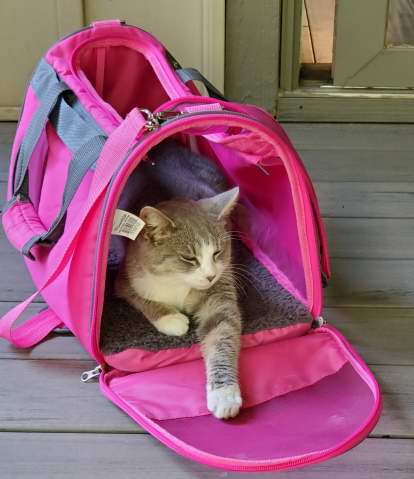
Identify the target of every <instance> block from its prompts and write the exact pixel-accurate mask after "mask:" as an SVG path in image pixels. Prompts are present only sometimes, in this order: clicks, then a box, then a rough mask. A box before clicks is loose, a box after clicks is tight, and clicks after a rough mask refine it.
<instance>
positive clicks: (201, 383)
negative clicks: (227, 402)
mask: <svg viewBox="0 0 414 479" xmlns="http://www.w3.org/2000/svg"><path fill="white" fill-rule="evenodd" d="M346 361H347V359H346V357H345V355H344V353H343V351H342V350H341V349H340V347H339V346H338V343H337V342H336V341H335V340H334V339H332V337H331V335H329V334H323V333H320V334H308V335H305V336H301V337H298V338H292V339H288V340H285V341H279V342H276V343H271V344H267V345H262V346H258V347H255V348H249V349H246V350H243V351H242V355H241V359H240V381H241V389H242V395H243V400H244V403H243V407H245V408H246V407H247V408H248V407H252V406H255V405H257V404H260V403H263V402H265V401H268V400H269V399H272V398H274V397H277V396H282V395H284V394H286V393H288V392H291V391H295V390H299V389H302V388H304V387H307V386H310V385H312V384H314V383H316V382H318V381H320V380H321V379H322V378H324V377H326V376H329V375H331V374H334V373H335V372H337V371H338V370H339V369H340V368H341V367H342V366H343V365H344V364H345V363H346ZM205 381H206V380H205V373H204V365H203V361H202V360H196V361H190V362H186V363H181V364H175V365H173V366H170V367H165V368H160V369H155V370H150V371H145V372H141V373H135V374H129V375H124V374H123V373H119V372H117V371H114V372H112V373H109V374H108V375H107V376H106V382H107V384H108V386H109V387H110V388H111V389H112V390H113V392H115V393H116V394H117V395H118V396H119V397H120V398H121V399H122V400H123V401H125V402H127V403H128V404H129V406H130V407H132V408H133V409H136V410H138V411H139V412H140V413H141V414H144V415H145V416H147V417H150V418H152V419H158V420H164V419H174V418H182V417H194V416H201V415H205V414H209V411H208V410H207V408H206V398H205Z"/></svg>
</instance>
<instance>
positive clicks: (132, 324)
mask: <svg viewBox="0 0 414 479" xmlns="http://www.w3.org/2000/svg"><path fill="white" fill-rule="evenodd" d="M233 258H234V263H237V264H241V265H243V266H244V268H245V269H246V274H245V275H244V277H242V278H240V281H241V286H240V288H238V301H239V305H240V310H241V314H242V318H243V321H242V322H243V334H249V333H255V332H258V331H263V330H268V329H274V328H282V327H285V326H290V325H293V324H298V323H306V322H311V321H312V317H311V315H310V313H309V311H308V310H307V308H306V307H305V306H304V305H303V304H302V303H301V302H300V301H298V300H297V299H295V298H294V297H293V296H292V295H291V294H290V293H289V292H288V291H287V290H285V289H284V288H282V286H280V285H279V283H277V281H276V280H275V279H274V277H273V276H272V275H271V274H270V273H269V272H268V271H267V269H266V268H264V267H263V266H262V265H261V264H260V262H259V261H257V259H256V258H255V257H254V256H253V255H252V254H251V253H250V251H249V250H248V249H247V248H246V247H245V246H244V245H243V243H242V242H241V241H240V240H235V241H234V242H233ZM113 259H114V260H115V261H116V258H113ZM247 278H249V279H247ZM253 278H254V283H253V284H254V285H253V284H252V281H253ZM138 314H139V313H138ZM196 342H198V338H197V334H196V325H195V323H194V322H190V329H189V332H188V333H187V334H186V335H185V336H178V337H177V336H175V337H174V336H166V335H165V334H162V333H159V332H158V331H157V330H156V329H155V328H154V327H153V326H152V325H151V324H150V323H149V322H148V321H145V320H144V318H142V319H141V318H139V317H137V312H136V311H135V309H134V308H132V307H131V306H130V305H129V304H128V303H126V302H125V301H124V300H122V299H119V298H116V297H114V296H113V295H112V294H111V293H110V291H108V294H107V298H106V301H105V305H104V311H103V316H102V329H101V349H102V351H103V352H104V353H105V354H113V353H119V352H121V351H124V350H125V349H129V348H132V349H134V348H137V349H146V350H148V351H160V350H162V349H171V348H185V347H190V346H191V345H192V344H194V343H196Z"/></svg>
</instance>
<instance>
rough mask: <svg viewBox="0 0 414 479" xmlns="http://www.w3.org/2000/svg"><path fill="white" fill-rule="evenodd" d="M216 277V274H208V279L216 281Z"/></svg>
mask: <svg viewBox="0 0 414 479" xmlns="http://www.w3.org/2000/svg"><path fill="white" fill-rule="evenodd" d="M215 277H216V275H215V274H210V275H209V276H206V279H207V280H208V281H210V283H212V282H213V281H214V278H215Z"/></svg>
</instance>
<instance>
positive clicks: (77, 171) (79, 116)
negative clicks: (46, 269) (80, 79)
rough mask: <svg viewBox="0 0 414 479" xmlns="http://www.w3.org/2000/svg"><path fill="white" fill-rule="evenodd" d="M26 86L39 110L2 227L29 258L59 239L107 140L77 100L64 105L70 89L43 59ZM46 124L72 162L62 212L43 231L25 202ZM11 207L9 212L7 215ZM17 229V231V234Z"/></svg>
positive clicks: (23, 149) (20, 159)
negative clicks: (30, 169)
mask: <svg viewBox="0 0 414 479" xmlns="http://www.w3.org/2000/svg"><path fill="white" fill-rule="evenodd" d="M30 84H31V86H32V88H33V90H34V91H35V93H36V96H37V98H38V100H39V101H40V106H39V108H38V109H37V111H36V113H35V114H34V116H33V118H32V120H31V122H30V124H29V127H28V131H27V133H26V135H25V137H24V139H23V141H22V144H21V147H20V149H19V152H18V156H17V159H16V165H15V188H14V194H13V197H12V198H11V200H9V202H8V203H7V204H6V208H5V210H6V211H5V217H4V219H3V223H4V225H5V229H6V231H7V232H8V233H9V234H8V237H9V239H10V241H11V242H12V243H13V245H14V246H15V247H16V248H17V249H18V250H19V251H21V252H22V253H23V254H24V255H25V256H27V257H28V258H30V259H33V255H32V254H31V249H32V247H33V246H34V245H36V244H41V243H43V244H51V243H53V242H55V241H56V240H57V238H58V235H59V234H60V232H61V225H62V223H63V220H64V218H65V216H66V211H67V209H68V207H69V204H70V203H71V201H72V199H73V197H74V195H75V193H76V191H77V190H78V187H79V185H80V183H81V182H82V180H83V178H84V176H85V174H86V173H87V171H88V170H89V169H90V168H91V167H92V166H93V164H94V163H95V162H96V160H97V159H98V157H99V154H100V152H101V150H102V148H103V145H104V143H105V141H106V138H107V137H106V135H105V133H104V132H103V130H101V129H100V127H99V126H98V125H97V124H96V123H95V122H94V121H93V120H91V118H90V117H89V115H88V114H87V113H86V112H85V111H84V110H83V108H82V106H81V105H80V103H79V101H78V100H77V99H76V97H75V98H72V101H71V104H69V103H68V101H67V99H66V98H65V97H64V96H63V95H64V94H65V93H66V92H67V91H68V87H66V85H65V84H64V83H62V82H61V81H59V79H58V78H57V76H56V73H55V71H54V70H53V68H52V67H51V66H50V65H49V64H48V63H47V62H45V61H44V60H42V61H41V62H40V63H39V66H38V68H37V69H36V72H35V74H34V75H33V78H32V80H31V83H30ZM48 120H49V121H50V123H51V124H52V125H53V126H54V128H55V131H56V133H57V135H58V136H59V137H60V139H61V140H62V141H63V143H65V145H66V146H67V147H68V148H69V149H70V150H71V151H72V152H73V158H72V160H71V162H70V164H69V170H68V175H67V181H66V185H65V189H64V193H63V200H62V205H61V208H60V210H59V212H58V214H57V216H56V218H55V219H54V221H53V222H52V224H51V225H50V227H49V228H48V229H46V228H45V227H44V225H43V224H42V221H41V220H40V218H39V217H38V215H37V212H36V211H35V208H34V207H33V205H32V204H31V201H30V198H29V191H28V185H29V181H28V167H29V163H30V159H31V156H32V153H33V151H34V149H35V147H36V144H37V142H38V141H39V139H40V137H41V135H42V132H43V131H44V129H45V127H46V124H47V122H48ZM9 208H11V209H12V210H13V213H11V214H10V213H8V212H7V210H8V209H9ZM16 227H17V228H18V231H17V230H15V228H16Z"/></svg>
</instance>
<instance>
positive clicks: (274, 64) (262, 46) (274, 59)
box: [225, 0, 281, 114]
mask: <svg viewBox="0 0 414 479" xmlns="http://www.w3.org/2000/svg"><path fill="white" fill-rule="evenodd" d="M280 3H281V0H227V1H226V59H225V62H226V63H225V64H226V67H225V93H226V96H227V97H228V98H229V99H231V100H235V101H239V102H244V103H254V104H256V105H259V106H261V107H263V108H266V109H267V110H268V111H269V112H271V113H272V114H274V113H275V110H276V99H277V87H278V82H279V36H280V34H279V23H280Z"/></svg>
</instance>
